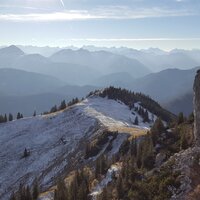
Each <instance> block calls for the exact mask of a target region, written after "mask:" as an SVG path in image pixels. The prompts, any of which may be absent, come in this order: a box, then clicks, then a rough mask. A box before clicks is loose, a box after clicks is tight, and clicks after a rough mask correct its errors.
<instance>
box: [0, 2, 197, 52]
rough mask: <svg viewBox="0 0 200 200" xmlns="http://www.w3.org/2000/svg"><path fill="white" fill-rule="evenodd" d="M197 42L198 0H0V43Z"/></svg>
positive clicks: (144, 45)
mask: <svg viewBox="0 0 200 200" xmlns="http://www.w3.org/2000/svg"><path fill="white" fill-rule="evenodd" d="M10 44H22V45H38V46H46V45H49V46H68V45H75V46H82V45H96V46H128V47H132V48H137V49H141V48H149V47H159V48H162V49H166V50H169V49H173V48H185V49H192V48H200V1H199V0H1V1H0V45H10Z"/></svg>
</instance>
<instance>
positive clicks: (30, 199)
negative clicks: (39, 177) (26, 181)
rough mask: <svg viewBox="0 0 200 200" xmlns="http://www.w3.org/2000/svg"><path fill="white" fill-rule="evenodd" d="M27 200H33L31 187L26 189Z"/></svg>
mask: <svg viewBox="0 0 200 200" xmlns="http://www.w3.org/2000/svg"><path fill="white" fill-rule="evenodd" d="M26 200H32V195H31V191H30V188H29V186H27V187H26Z"/></svg>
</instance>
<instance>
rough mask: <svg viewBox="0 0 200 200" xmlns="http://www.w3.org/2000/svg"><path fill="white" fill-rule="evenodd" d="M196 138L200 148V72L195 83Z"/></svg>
mask: <svg viewBox="0 0 200 200" xmlns="http://www.w3.org/2000/svg"><path fill="white" fill-rule="evenodd" d="M194 118H195V122H194V137H195V142H196V145H198V146H200V70H198V71H197V75H196V77H195V81H194Z"/></svg>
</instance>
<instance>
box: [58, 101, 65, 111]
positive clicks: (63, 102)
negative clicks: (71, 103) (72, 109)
mask: <svg viewBox="0 0 200 200" xmlns="http://www.w3.org/2000/svg"><path fill="white" fill-rule="evenodd" d="M66 107H67V106H66V103H65V100H63V101H62V102H61V104H60V107H59V110H64V109H65V108H66Z"/></svg>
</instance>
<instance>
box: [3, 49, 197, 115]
mask: <svg viewBox="0 0 200 200" xmlns="http://www.w3.org/2000/svg"><path fill="white" fill-rule="evenodd" d="M21 48H22V49H24V50H26V51H27V52H26V53H24V52H23V51H22V50H21V49H20V48H19V47H16V46H9V47H4V48H0V96H1V97H3V99H2V100H1V102H2V104H1V105H4V108H3V107H0V113H2V112H12V110H13V111H14V112H15V111H16V109H15V107H18V108H19V109H21V110H19V111H21V112H23V111H24V114H25V115H30V113H32V112H33V109H35V108H37V110H38V111H39V112H42V111H44V110H46V109H48V108H49V107H50V106H52V105H54V104H57V103H59V102H60V101H61V100H62V99H64V98H65V99H67V100H70V98H74V97H79V98H80V97H83V96H85V95H86V94H87V93H89V92H90V91H91V90H95V89H97V88H103V87H107V86H110V85H113V86H117V87H124V88H127V89H130V90H132V91H137V92H142V93H145V94H147V95H150V96H151V97H152V98H154V99H156V100H157V101H158V102H159V103H161V104H162V105H163V106H165V107H166V108H167V109H169V110H170V111H172V112H174V113H178V112H180V111H183V112H184V113H185V114H188V113H190V112H191V111H192V101H191V94H192V83H193V80H194V76H195V73H196V70H197V69H198V67H195V68H192V67H194V66H198V64H199V63H200V50H192V51H186V50H173V51H170V52H165V51H162V50H160V49H156V48H151V49H148V50H140V51H138V50H135V49H128V48H97V47H93V46H85V47H83V48H82V49H76V48H73V47H72V49H60V48H51V47H43V48H40V47H31V46H30V47H23V46H21ZM28 52H31V53H34V54H27V53H28ZM40 52H43V54H46V55H47V54H48V56H49V55H51V56H49V57H45V56H42V55H40V54H38V53H40ZM45 52H46V53H45ZM48 52H49V53H48ZM50 52H51V53H50ZM181 62H182V63H181ZM170 63H171V64H170ZM173 66H176V69H175V68H171V67H173ZM165 68H169V69H165ZM178 68H179V69H178ZM185 68H187V69H185ZM160 69H164V70H161V71H159V70H160ZM152 71H159V72H154V73H152ZM12 98H13V99H12ZM47 99H48V102H47ZM27 101H28V104H27V105H29V109H28V106H27V108H26V109H25V107H24V109H23V106H22V105H24V104H25V102H27ZM6 102H8V103H6ZM9 102H10V103H9ZM21 102H23V103H21ZM44 102H47V103H46V104H45V103H44ZM31 105H32V106H31ZM185 105H189V106H185ZM185 107H187V109H186V108H185Z"/></svg>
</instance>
